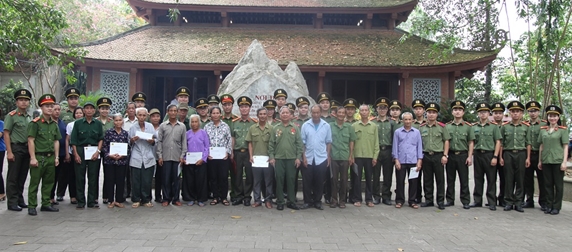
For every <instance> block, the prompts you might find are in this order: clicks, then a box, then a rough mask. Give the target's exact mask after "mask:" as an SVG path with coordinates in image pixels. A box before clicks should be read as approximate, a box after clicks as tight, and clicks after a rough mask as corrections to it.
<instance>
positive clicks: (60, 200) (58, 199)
mask: <svg viewBox="0 0 572 252" xmlns="http://www.w3.org/2000/svg"><path fill="white" fill-rule="evenodd" d="M56 200H57V201H59V202H62V201H64V197H59V196H58V197H57V198H56Z"/></svg>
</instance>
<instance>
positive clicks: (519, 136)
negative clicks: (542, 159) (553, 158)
mask: <svg viewBox="0 0 572 252" xmlns="http://www.w3.org/2000/svg"><path fill="white" fill-rule="evenodd" d="M506 107H507V108H508V110H509V111H510V116H511V117H512V121H511V122H506V123H504V124H503V126H502V127H501V135H502V136H503V141H502V150H503V155H502V157H501V159H500V162H501V165H504V175H505V192H504V196H505V203H506V206H505V207H504V211H510V210H512V209H513V206H514V209H515V210H516V211H518V212H524V209H523V208H522V201H523V199H524V188H523V184H524V170H525V169H526V168H525V167H528V166H530V156H528V153H527V151H526V149H527V146H528V145H530V131H529V130H528V127H529V125H528V124H526V123H525V122H523V121H522V114H523V111H524V105H522V103H520V102H519V101H512V102H510V103H509V104H508V105H507V106H506Z"/></svg>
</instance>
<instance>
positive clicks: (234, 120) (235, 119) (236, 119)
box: [231, 117, 240, 122]
mask: <svg viewBox="0 0 572 252" xmlns="http://www.w3.org/2000/svg"><path fill="white" fill-rule="evenodd" d="M231 118H232V122H236V121H238V120H240V118H238V117H237V118H233V117H231Z"/></svg>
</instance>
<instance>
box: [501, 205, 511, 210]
mask: <svg viewBox="0 0 572 252" xmlns="http://www.w3.org/2000/svg"><path fill="white" fill-rule="evenodd" d="M510 210H512V205H511V206H508V205H507V206H505V207H504V209H503V211H510Z"/></svg>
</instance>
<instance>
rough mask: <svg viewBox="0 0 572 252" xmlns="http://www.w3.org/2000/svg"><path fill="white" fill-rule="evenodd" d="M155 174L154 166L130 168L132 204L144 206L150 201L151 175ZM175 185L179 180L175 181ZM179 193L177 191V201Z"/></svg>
mask: <svg viewBox="0 0 572 252" xmlns="http://www.w3.org/2000/svg"><path fill="white" fill-rule="evenodd" d="M154 172H155V166H151V167H148V168H145V166H144V165H143V164H142V165H141V167H139V168H135V167H133V166H132V167H131V175H132V177H131V184H132V187H133V189H132V190H131V191H132V193H133V195H132V197H131V200H132V201H133V202H141V204H146V203H148V202H150V201H151V194H150V193H151V184H152V183H153V173H154ZM176 183H177V185H178V184H179V180H178V179H177V182H176ZM178 195H179V191H178V190H177V200H176V201H178V200H179V197H178Z"/></svg>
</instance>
